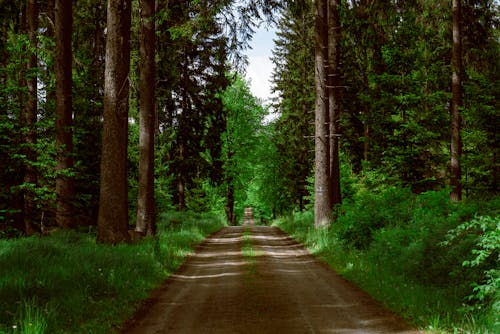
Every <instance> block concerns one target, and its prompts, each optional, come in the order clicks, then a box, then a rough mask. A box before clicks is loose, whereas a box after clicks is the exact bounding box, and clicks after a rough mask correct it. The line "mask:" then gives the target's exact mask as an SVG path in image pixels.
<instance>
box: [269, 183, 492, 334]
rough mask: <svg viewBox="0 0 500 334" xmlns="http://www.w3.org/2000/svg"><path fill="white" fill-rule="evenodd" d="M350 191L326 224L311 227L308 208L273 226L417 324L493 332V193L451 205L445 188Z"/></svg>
mask: <svg viewBox="0 0 500 334" xmlns="http://www.w3.org/2000/svg"><path fill="white" fill-rule="evenodd" d="M354 198H355V199H356V200H355V201H348V202H345V203H344V204H343V205H342V206H341V208H340V210H339V217H338V220H337V221H336V222H335V223H333V224H332V225H331V226H330V228H328V229H315V228H314V223H313V221H314V217H313V214H312V212H306V213H296V214H294V215H292V216H288V217H285V218H281V219H279V220H278V221H277V225H278V226H279V227H281V228H283V229H284V230H286V231H288V232H289V233H291V234H292V235H294V236H295V237H296V238H298V239H299V240H301V241H302V242H304V243H305V244H306V245H307V246H308V247H309V248H310V249H311V250H312V251H313V252H314V253H316V254H318V255H319V256H321V257H322V258H324V259H325V260H326V261H327V262H328V263H330V265H332V267H333V268H334V269H335V270H337V271H338V272H339V273H340V274H342V275H344V276H345V277H346V278H348V279H349V280H352V281H354V282H355V283H357V284H359V285H360V286H361V287H362V288H363V289H365V290H366V291H367V292H369V293H370V294H371V295H372V296H374V297H375V298H377V299H379V300H381V301H382V302H383V303H384V304H386V305H387V306H388V307H389V308H391V309H393V310H395V311H396V312H398V313H400V314H402V315H403V316H405V317H406V318H408V319H409V320H411V321H412V322H414V323H416V324H417V325H418V326H420V327H422V328H426V329H432V330H450V329H452V331H455V332H469V333H493V332H496V331H498V329H499V328H498V326H499V325H500V323H499V321H498V305H499V297H500V296H499V295H498V291H499V286H498V284H499V276H498V275H499V271H498V269H499V258H498V256H499V255H498V254H499V248H498V247H499V244H500V243H499V234H498V233H499V226H498V207H499V203H498V201H499V199H498V198H497V197H496V198H492V199H489V200H484V199H483V200H477V201H473V200H469V201H467V202H465V203H461V204H452V203H450V201H449V192H448V191H447V190H443V191H440V192H427V193H424V194H421V195H418V196H416V195H412V193H411V192H410V190H409V189H407V188H406V189H405V188H388V189H386V190H383V191H381V192H379V193H369V192H366V191H365V190H362V189H361V190H359V192H358V193H357V194H356V195H355V196H354ZM358 222H359V223H360V225H362V226H360V227H359V228H358V227H355V226H354V225H355V224H356V223H358ZM367 229H368V230H369V232H367V231H366V230H367ZM346 231H352V233H350V234H346V233H345V232H346ZM354 231H356V232H357V233H360V236H357V235H356V233H354ZM367 235H369V236H370V238H369V242H368V243H366V244H363V242H364V240H366V239H368V238H367ZM357 246H361V247H357Z"/></svg>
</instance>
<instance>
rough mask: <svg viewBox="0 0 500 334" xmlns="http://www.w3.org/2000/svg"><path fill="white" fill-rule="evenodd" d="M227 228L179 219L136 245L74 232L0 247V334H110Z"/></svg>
mask: <svg viewBox="0 0 500 334" xmlns="http://www.w3.org/2000/svg"><path fill="white" fill-rule="evenodd" d="M172 222H175V224H172ZM222 225H223V224H222V222H221V220H220V219H218V218H216V217H213V216H209V215H193V214H191V215H186V214H183V215H180V214H178V213H173V214H163V215H162V216H161V218H160V220H159V229H158V230H159V233H158V236H157V238H154V239H153V238H149V239H144V240H143V241H141V242H139V243H137V244H134V245H118V246H107V245H98V244H96V243H95V235H93V233H79V232H75V231H58V232H55V233H54V234H52V235H51V236H49V237H44V238H40V237H30V238H23V239H15V240H0V333H106V332H109V331H110V330H111V329H112V327H113V326H115V325H118V324H120V323H121V322H122V321H124V320H125V319H127V318H128V317H130V316H131V315H132V314H133V312H134V311H135V308H136V307H137V305H138V303H139V302H140V300H142V299H144V298H146V297H147V295H148V292H149V291H150V290H151V289H153V288H154V287H156V286H158V285H159V284H160V283H161V282H162V281H163V280H164V279H165V278H166V277H167V276H168V275H169V274H170V273H172V272H173V271H174V270H175V269H176V268H177V267H178V266H179V265H180V264H181V263H182V262H183V260H184V258H185V257H186V256H187V255H188V254H190V252H191V251H192V249H193V247H194V246H195V245H196V244H197V243H199V242H200V241H201V240H203V238H204V237H205V236H206V235H207V234H209V233H212V232H214V231H216V230H218V229H219V228H220V227H222Z"/></svg>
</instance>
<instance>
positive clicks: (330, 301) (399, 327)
mask: <svg viewBox="0 0 500 334" xmlns="http://www.w3.org/2000/svg"><path fill="white" fill-rule="evenodd" d="M122 333H140V334H147V333H273V334H275V333H278V334H289V333H350V334H352V333H417V332H416V331H411V330H409V329H408V327H407V326H406V325H405V323H404V322H403V321H402V320H401V319H399V318H398V317H397V316H395V315H394V314H391V313H390V312H388V311H387V310H385V309H384V308H383V307H381V306H380V305H379V304H378V303H377V302H375V301H374V300H373V299H371V298H370V297H369V296H368V295H367V294H366V293H364V292H362V291H360V290H359V289H358V288H356V287H354V286H353V285H352V284H350V283H349V282H346V281H345V280H344V279H342V278H341V277H339V276H338V275H337V274H335V273H334V272H333V271H331V270H330V269H329V268H327V266H326V265H324V264H322V263H320V262H318V261H317V260H316V259H315V258H314V257H313V256H311V255H310V254H309V253H308V252H307V251H306V250H305V249H304V248H303V247H302V246H301V245H300V244H297V243H296V242H295V241H294V240H293V239H291V238H290V237H289V236H288V235H287V234H285V233H283V232H281V231H280V230H279V229H278V228H275V227H260V226H245V227H227V228H224V229H222V230H221V231H219V232H218V233H216V234H215V235H213V236H212V237H211V238H209V239H207V240H206V241H204V242H203V243H202V244H201V245H200V246H199V247H198V248H197V251H196V253H195V254H194V255H193V256H191V257H190V258H189V259H188V261H187V262H186V263H185V264H184V266H183V267H182V268H181V269H180V270H179V272H178V273H177V274H176V275H173V276H172V277H171V278H170V279H169V280H168V281H167V282H166V283H165V284H164V286H163V287H162V288H161V289H160V290H158V291H157V293H155V296H154V297H153V298H152V299H151V300H150V301H149V302H148V304H147V306H146V307H145V308H144V309H143V310H141V311H140V312H138V314H137V315H136V317H135V318H134V319H133V320H131V321H130V322H129V323H128V324H127V325H126V327H125V328H124V329H123V331H122Z"/></svg>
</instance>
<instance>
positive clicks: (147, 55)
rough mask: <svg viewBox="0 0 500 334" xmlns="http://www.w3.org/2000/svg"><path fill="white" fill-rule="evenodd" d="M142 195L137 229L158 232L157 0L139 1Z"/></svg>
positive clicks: (149, 233)
mask: <svg viewBox="0 0 500 334" xmlns="http://www.w3.org/2000/svg"><path fill="white" fill-rule="evenodd" d="M139 6H140V19H141V40H140V58H141V61H140V64H141V66H140V82H139V94H140V95H139V112H140V125H139V128H140V130H139V131H140V133H139V184H138V185H139V195H138V201H137V222H136V228H135V230H136V232H138V233H141V234H146V235H153V234H155V233H156V224H155V201H154V138H155V21H154V15H155V0H140V1H139Z"/></svg>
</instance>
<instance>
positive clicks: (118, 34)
mask: <svg viewBox="0 0 500 334" xmlns="http://www.w3.org/2000/svg"><path fill="white" fill-rule="evenodd" d="M130 15H131V2H130V0H109V1H108V7H107V36H106V66H105V73H104V122H103V131H102V157H101V185H100V193H99V214H98V218H97V241H98V242H103V243H112V244H115V243H119V242H122V241H128V240H129V234H128V180H127V160H128V158H127V143H128V138H127V136H128V98H129V78H128V76H129V70H130V44H129V43H130V23H131V16H130Z"/></svg>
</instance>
